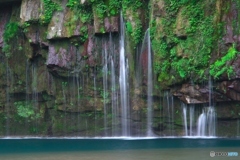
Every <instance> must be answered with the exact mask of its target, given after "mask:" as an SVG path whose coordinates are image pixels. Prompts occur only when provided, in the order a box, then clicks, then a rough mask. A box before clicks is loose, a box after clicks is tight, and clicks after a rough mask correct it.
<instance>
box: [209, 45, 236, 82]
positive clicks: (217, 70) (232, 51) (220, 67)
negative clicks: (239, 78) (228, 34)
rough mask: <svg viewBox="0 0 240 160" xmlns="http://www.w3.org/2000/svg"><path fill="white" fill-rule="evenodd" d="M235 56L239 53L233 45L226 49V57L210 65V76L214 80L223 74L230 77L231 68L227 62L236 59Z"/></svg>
mask: <svg viewBox="0 0 240 160" xmlns="http://www.w3.org/2000/svg"><path fill="white" fill-rule="evenodd" d="M237 54H239V52H238V51H237V50H236V47H235V45H233V46H232V47H230V48H229V49H228V52H227V54H226V55H224V56H223V57H222V58H221V59H219V60H216V61H215V62H214V63H213V64H211V66H210V74H211V75H212V76H213V77H214V78H219V76H221V75H222V74H223V73H227V75H228V77H230V76H231V75H232V74H233V68H232V66H229V64H228V62H230V61H232V60H233V59H234V58H236V56H237Z"/></svg>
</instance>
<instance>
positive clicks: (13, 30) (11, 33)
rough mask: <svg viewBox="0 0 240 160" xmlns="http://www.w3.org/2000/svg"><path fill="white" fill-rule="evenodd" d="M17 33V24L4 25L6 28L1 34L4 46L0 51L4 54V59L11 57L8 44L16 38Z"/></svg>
mask: <svg viewBox="0 0 240 160" xmlns="http://www.w3.org/2000/svg"><path fill="white" fill-rule="evenodd" d="M18 31H19V28H18V23H17V22H9V23H8V24H7V25H6V28H5V30H4V33H3V41H4V46H3V49H2V51H3V52H4V53H5V55H6V57H8V58H9V57H10V56H11V52H10V42H11V40H12V39H13V38H16V36H17V33H18Z"/></svg>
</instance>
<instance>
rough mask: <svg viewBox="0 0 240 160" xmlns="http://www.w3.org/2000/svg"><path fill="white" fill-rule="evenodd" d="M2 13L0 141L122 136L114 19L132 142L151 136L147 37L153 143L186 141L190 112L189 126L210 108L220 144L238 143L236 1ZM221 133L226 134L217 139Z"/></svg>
mask: <svg viewBox="0 0 240 160" xmlns="http://www.w3.org/2000/svg"><path fill="white" fill-rule="evenodd" d="M0 4H1V5H0V22H1V23H0V48H1V50H0V61H1V63H0V77H2V78H1V80H0V124H1V125H0V135H1V136H4V135H42V136H63V135H73V136H111V135H113V136H119V135H121V134H120V132H121V128H122V127H123V124H121V119H122V117H123V116H122V110H121V108H122V105H121V98H122V97H121V92H120V90H121V89H120V85H119V83H120V81H121V80H119V79H120V78H119V77H120V76H119V75H120V73H119V72H120V71H119V68H120V67H121V63H120V54H121V53H120V50H121V49H120V47H121V46H120V37H121V34H120V32H122V31H121V29H120V26H121V25H122V24H121V23H120V17H121V15H123V17H124V21H125V23H124V30H125V32H124V33H125V55H126V57H125V58H126V63H128V65H127V66H125V67H126V70H127V74H128V79H127V80H128V84H127V88H128V90H129V91H128V92H127V93H128V95H127V97H128V98H127V99H128V103H129V109H128V111H129V113H128V116H127V117H126V119H127V121H128V123H129V128H131V134H130V135H138V136H139V135H140V136H144V135H145V132H146V128H148V127H146V125H147V124H148V122H147V118H146V117H147V99H148V96H149V95H147V87H148V86H147V84H148V83H147V72H148V70H147V66H148V64H147V63H148V61H147V57H148V52H147V49H146V44H147V42H146V41H145V40H146V37H145V38H144V32H145V31H146V30H147V28H148V27H150V35H151V42H152V44H151V47H152V59H153V71H154V72H153V73H154V76H153V79H154V89H153V94H152V95H151V97H152V99H153V117H152V122H151V123H152V126H151V127H152V130H153V131H154V133H155V134H157V135H160V136H165V135H184V133H183V125H184V124H183V115H182V108H183V104H186V105H188V106H193V105H195V110H196V116H197V114H198V113H201V110H202V108H204V107H206V106H209V105H214V106H215V107H216V112H217V119H218V122H217V125H218V126H219V127H218V135H219V136H239V135H237V134H239V131H238V132H236V130H237V129H236V128H237V127H236V125H239V121H240V106H239V104H240V103H239V101H240V86H239V85H240V84H239V83H240V81H239V77H240V70H239V68H240V55H239V52H240V33H239V32H240V18H239V17H240V2H238V1H237V0H229V1H225V0H212V1H209V0H203V1H201V2H200V1H199V2H197V1H189V0H180V1H178V0H150V1H148V0H135V1H132V0H122V1H120V0H109V1H105V0H100V1H92V0H91V1H90V0H85V1H84V0H82V1H79V0H62V1H60V0H46V1H45V0H43V1H40V0H39V1H36V0H22V1H20V0H19V1H17V0H15V1H13V0H5V1H1V2H0ZM209 95H210V96H209ZM194 124H196V119H195V120H194ZM228 124H230V127H229V132H227V131H226V130H224V129H222V128H224V127H226V126H227V125H228ZM188 127H189V126H188ZM193 128H194V129H196V125H194V126H193Z"/></svg>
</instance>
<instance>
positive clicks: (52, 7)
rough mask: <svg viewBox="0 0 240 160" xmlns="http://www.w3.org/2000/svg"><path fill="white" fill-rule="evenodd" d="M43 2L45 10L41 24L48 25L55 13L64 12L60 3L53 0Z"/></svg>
mask: <svg viewBox="0 0 240 160" xmlns="http://www.w3.org/2000/svg"><path fill="white" fill-rule="evenodd" d="M42 1H43V7H44V10H43V15H42V16H41V17H40V23H41V24H48V23H49V22H50V21H51V19H52V16H53V13H54V12H55V11H60V10H62V7H61V6H60V5H59V4H58V3H56V2H54V1H52V0H42Z"/></svg>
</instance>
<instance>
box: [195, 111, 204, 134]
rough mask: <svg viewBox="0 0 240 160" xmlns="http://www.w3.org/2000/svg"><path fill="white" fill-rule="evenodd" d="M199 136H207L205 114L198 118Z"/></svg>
mask: <svg viewBox="0 0 240 160" xmlns="http://www.w3.org/2000/svg"><path fill="white" fill-rule="evenodd" d="M197 126H198V128H197V136H205V135H206V132H205V130H206V115H205V113H204V112H203V113H202V114H201V115H200V116H199V118H198V122H197Z"/></svg>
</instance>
